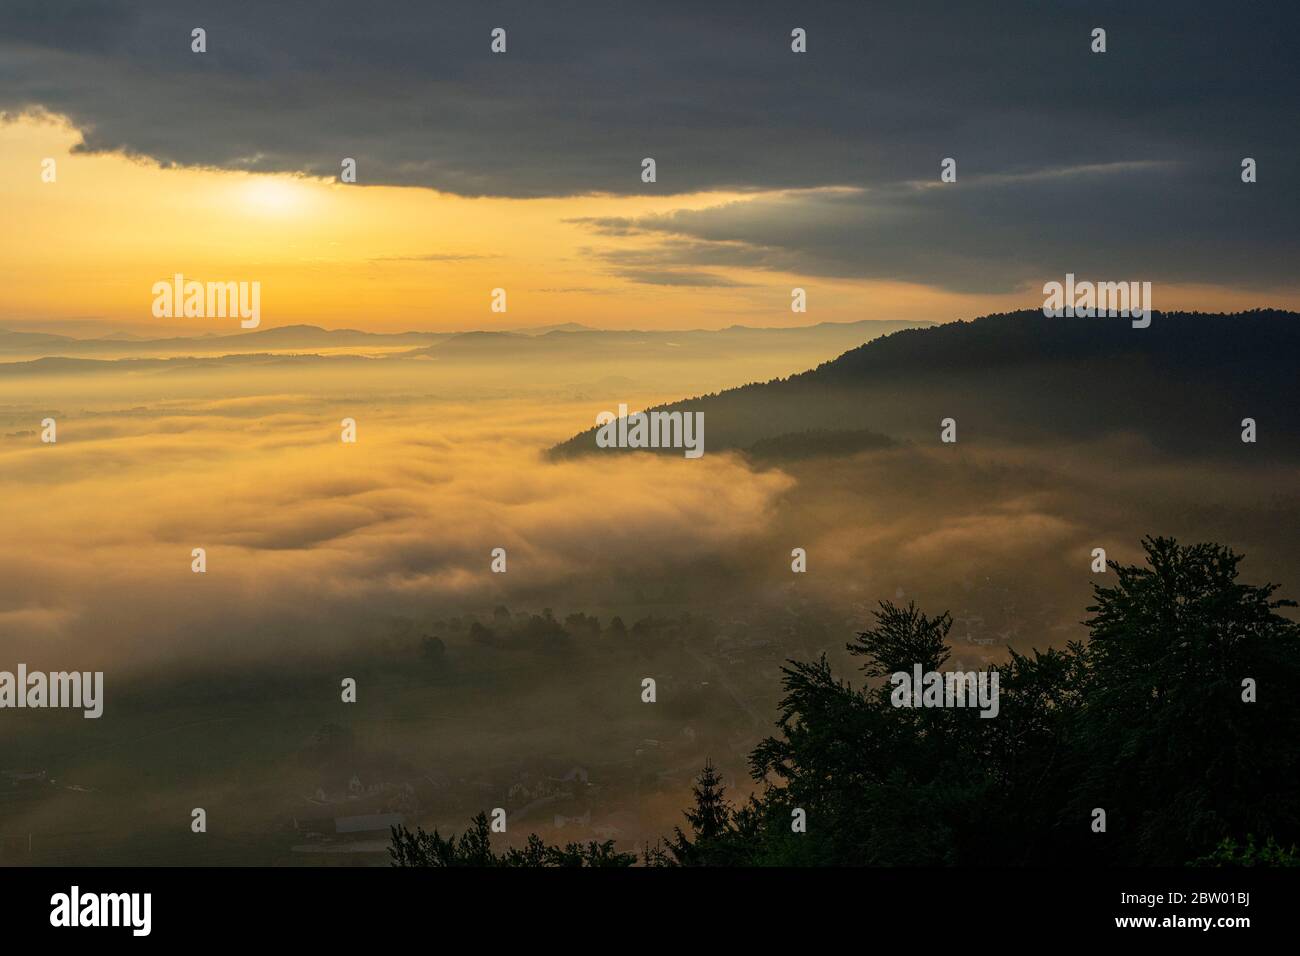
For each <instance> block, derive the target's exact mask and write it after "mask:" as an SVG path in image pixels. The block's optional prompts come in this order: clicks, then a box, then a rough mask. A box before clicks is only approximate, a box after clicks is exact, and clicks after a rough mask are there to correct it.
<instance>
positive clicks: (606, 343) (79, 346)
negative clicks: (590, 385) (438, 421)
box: [0, 320, 929, 362]
mask: <svg viewBox="0 0 1300 956" xmlns="http://www.w3.org/2000/svg"><path fill="white" fill-rule="evenodd" d="M927 325H929V323H925V322H893V321H888V322H875V321H870V320H865V321H860V322H823V323H820V324H818V325H811V326H799V327H793V328H751V327H748V326H742V325H733V326H731V327H729V328H726V329H719V330H705V329H694V330H686V331H629V330H603V329H591V328H587V327H586V326H582V325H579V324H577V323H573V322H567V323H563V324H561V325H552V326H542V327H537V328H531V329H521V330H517V331H499V332H498V331H478V332H398V333H385V332H362V331H359V330H356V329H322V328H318V327H317V326H314V325H289V326H283V327H279V328H272V329H258V330H256V331H252V332H238V333H233V334H229V335H202V336H195V337H171V338H159V339H140V338H133V337H124V336H120V335H107V336H104V337H101V338H90V339H79V338H72V337H71V336H66V335H53V334H49V333H43V332H12V331H4V330H0V359H3V358H5V357H7V358H9V359H10V360H11V361H15V362H21V361H22V360H24V359H27V360H31V359H56V358H57V359H140V358H148V357H154V356H157V357H160V358H162V357H166V358H184V357H195V358H199V357H211V356H239V355H255V354H268V353H280V354H284V353H318V352H326V353H328V352H329V351H331V350H348V349H350V350H355V351H362V352H365V351H370V352H372V353H373V354H377V355H380V354H383V355H389V356H393V357H405V358H420V359H430V358H432V359H440V360H465V361H474V360H497V359H502V358H529V357H537V358H538V359H543V360H550V359H554V358H557V357H560V358H570V359H573V358H582V359H584V360H591V361H598V360H604V359H620V358H622V359H627V358H664V357H679V358H689V357H692V355H691V353H697V355H696V356H695V357H699V358H710V359H716V358H718V357H720V356H732V355H735V356H743V355H744V354H746V353H747V352H748V351H750V350H754V349H762V350H764V351H768V352H771V351H774V350H775V351H779V350H780V349H781V348H782V346H783V344H784V343H791V344H793V343H796V342H797V343H798V344H799V345H800V346H801V347H804V348H813V347H815V348H823V347H824V348H825V349H826V352H825V354H833V353H834V352H835V351H836V350H837V349H845V348H850V347H851V346H854V345H860V344H861V343H862V342H864V341H866V340H867V339H870V338H874V337H876V336H879V335H883V334H887V333H890V332H894V331H897V330H899V329H903V328H922V327H925V326H927Z"/></svg>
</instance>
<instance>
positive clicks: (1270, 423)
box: [552, 310, 1300, 459]
mask: <svg viewBox="0 0 1300 956" xmlns="http://www.w3.org/2000/svg"><path fill="white" fill-rule="evenodd" d="M1298 360H1300V314H1297V313H1294V312H1282V311H1276V310H1256V311H1251V312H1243V313H1236V314H1231V315H1225V314H1209V313H1182V312H1163V313H1162V312H1157V313H1155V315H1154V318H1153V320H1152V323H1151V326H1150V327H1149V328H1145V329H1135V328H1133V327H1132V325H1131V323H1130V321H1129V320H1128V319H1123V318H1116V319H1106V318H1093V319H1088V318H1047V317H1044V316H1043V314H1042V312H1041V311H1025V312H1013V313H1005V314H998V315H989V316H984V317H983V318H979V319H975V320H974V321H969V322H955V323H950V324H946V325H938V326H934V327H931V328H925V329H908V330H903V331H899V332H895V333H893V334H891V335H888V336H885V337H883V338H879V339H876V340H874V341H871V342H868V343H867V344H865V345H862V346H860V347H857V348H854V349H852V350H850V351H848V352H846V353H844V354H843V355H841V356H840V357H839V358H836V359H834V360H833V361H830V362H826V363H824V364H822V365H820V366H818V367H817V368H815V369H812V370H810V371H807V372H804V373H802V374H798V375H793V376H791V377H789V378H785V379H775V380H772V381H769V382H766V383H762V384H753V385H746V386H743V387H740V388H735V389H729V390H727V391H724V392H722V393H720V394H714V395H705V396H701V397H698V398H693V399H690V400H686V401H681V402H675V403H672V404H669V405H663V406H659V407H658V410H662V411H675V410H682V411H691V412H703V413H704V420H705V448H706V450H707V451H719V450H724V449H747V450H751V451H752V452H753V454H754V455H755V456H757V457H761V458H765V459H772V458H774V457H779V456H780V455H781V454H788V455H789V456H790V457H807V456H809V455H811V454H816V453H825V454H851V453H853V452H854V451H856V450H860V449H861V448H864V447H876V446H879V445H881V444H882V443H887V442H888V441H890V440H894V441H915V442H933V443H937V442H938V441H939V431H940V421H941V420H942V419H944V418H953V419H955V420H956V422H957V437H958V443H959V445H970V444H974V443H978V442H989V441H993V442H1009V443H1022V442H1041V441H1052V440H1060V439H1066V440H1071V439H1078V438H1095V437H1099V436H1102V435H1107V434H1114V433H1125V432H1126V433H1133V434H1138V435H1141V436H1143V437H1145V438H1146V439H1147V440H1148V441H1149V442H1150V443H1151V444H1152V445H1154V446H1157V447H1160V448H1163V449H1167V450H1170V451H1176V452H1187V453H1198V454H1199V453H1205V454H1226V453H1233V454H1236V453H1239V452H1242V451H1243V449H1244V450H1245V451H1246V452H1249V453H1251V454H1254V455H1256V456H1257V457H1258V456H1268V457H1284V458H1293V457H1300V377H1298V376H1297V362H1298ZM1244 418H1254V419H1255V420H1256V423H1257V428H1258V435H1259V438H1258V442H1257V443H1256V444H1255V445H1246V444H1244V443H1242V442H1241V440H1240V433H1241V421H1242V419H1244ZM595 434H596V429H595V428H592V429H589V430H587V431H584V432H582V433H580V434H578V435H576V436H575V437H573V438H571V439H569V440H568V441H566V442H563V443H562V444H560V445H558V446H556V447H555V448H554V449H552V455H553V456H555V457H561V458H562V457H570V456H574V455H581V454H585V453H595V452H599V453H601V454H611V453H616V452H615V451H614V450H612V449H599V448H597V447H596V444H595ZM678 454H679V453H678Z"/></svg>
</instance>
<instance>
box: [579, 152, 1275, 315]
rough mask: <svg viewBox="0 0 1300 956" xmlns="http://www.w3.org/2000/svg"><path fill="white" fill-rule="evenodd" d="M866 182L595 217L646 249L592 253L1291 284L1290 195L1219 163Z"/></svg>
mask: <svg viewBox="0 0 1300 956" xmlns="http://www.w3.org/2000/svg"><path fill="white" fill-rule="evenodd" d="M959 183H960V184H959V185H943V184H939V183H937V182H930V183H924V184H899V185H893V184H891V185H884V186H877V187H871V188H866V189H825V190H813V191H803V192H790V193H782V194H778V195H774V196H762V197H756V198H754V199H749V200H741V201H738V202H732V203H727V204H725V205H719V206H713V207H709V208H705V209H690V210H678V211H676V212H673V213H670V214H666V215H659V216H646V217H642V218H638V219H609V218H604V219H599V220H587V221H584V223H583V224H584V225H586V226H587V227H588V228H590V229H592V230H593V231H594V232H596V233H597V234H599V235H603V236H615V237H617V236H647V235H654V236H658V237H659V238H660V241H659V242H657V243H655V244H653V245H649V246H642V247H638V248H635V249H632V248H627V249H624V248H614V249H610V248H603V249H598V250H592V252H591V254H592V255H594V256H596V257H597V258H600V259H604V260H606V261H608V262H610V263H612V264H614V265H616V266H618V267H620V268H628V267H632V266H638V267H643V268H644V267H650V266H653V267H655V268H659V269H665V270H668V269H687V268H724V267H725V268H738V269H762V270H770V271H779V272H789V273H797V274H802V275H810V276H824V277H830V278H867V279H897V280H903V281H909V282H921V283H925V284H931V285H936V286H940V287H942V288H945V289H949V290H952V291H956V292H984V293H998V292H1011V291H1015V290H1016V289H1018V288H1020V287H1022V286H1024V285H1025V283H1027V282H1032V281H1034V280H1038V281H1040V282H1041V281H1042V280H1043V277H1044V276H1048V277H1053V278H1056V277H1060V276H1063V275H1064V274H1065V273H1066V272H1074V273H1075V274H1077V275H1079V276H1080V278H1092V279H1097V278H1110V277H1118V278H1121V279H1123V278H1128V279H1145V280H1148V281H1171V282H1215V281H1229V282H1231V283H1232V284H1234V285H1238V286H1244V287H1250V286H1259V287H1268V286H1271V285H1276V284H1279V283H1286V282H1288V281H1291V282H1293V281H1294V280H1295V270H1296V262H1297V261H1300V244H1298V243H1297V240H1296V236H1297V229H1296V225H1295V223H1296V212H1297V210H1296V204H1295V202H1294V200H1293V199H1291V198H1289V197H1288V198H1285V199H1283V198H1279V197H1277V196H1276V194H1271V193H1270V194H1266V193H1265V192H1263V191H1254V192H1252V191H1251V190H1250V189H1249V188H1247V187H1244V186H1243V185H1242V184H1241V183H1240V181H1239V180H1238V178H1237V177H1236V176H1235V175H1233V172H1232V169H1231V168H1228V169H1227V170H1226V172H1225V173H1223V174H1220V175H1217V176H1215V175H1207V174H1205V173H1204V172H1203V171H1200V170H1197V169H1191V170H1189V169H1187V168H1185V167H1183V166H1182V165H1180V164H1177V163H1119V164H1114V165H1109V166H1088V167H1082V168H1078V169H1066V170H1054V171H1051V172H1043V173H1033V174H1026V175H1011V176H984V177H981V176H971V177H968V178H966V179H964V180H959Z"/></svg>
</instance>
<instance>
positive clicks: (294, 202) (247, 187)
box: [241, 176, 311, 216]
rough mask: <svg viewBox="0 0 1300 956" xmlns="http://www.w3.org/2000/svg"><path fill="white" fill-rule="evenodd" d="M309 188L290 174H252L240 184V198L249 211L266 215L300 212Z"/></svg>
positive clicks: (305, 201)
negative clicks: (252, 175)
mask: <svg viewBox="0 0 1300 956" xmlns="http://www.w3.org/2000/svg"><path fill="white" fill-rule="evenodd" d="M310 193H311V189H310V187H309V186H307V184H306V183H302V182H299V181H298V180H297V179H294V178H293V177H291V176H254V177H252V178H251V179H249V180H248V181H247V182H246V183H244V184H242V188H241V200H242V202H243V204H244V205H245V206H246V207H247V208H248V209H249V210H250V211H251V212H255V213H260V214H262V215H267V216H286V215H289V214H291V213H300V212H302V211H303V210H304V207H305V206H306V203H307V199H308V197H309V196H310Z"/></svg>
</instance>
